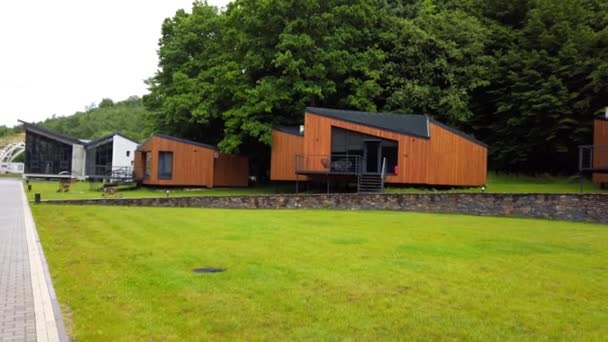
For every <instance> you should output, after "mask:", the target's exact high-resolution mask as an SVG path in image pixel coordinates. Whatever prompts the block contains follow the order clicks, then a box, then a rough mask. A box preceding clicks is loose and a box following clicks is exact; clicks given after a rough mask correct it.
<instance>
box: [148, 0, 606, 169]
mask: <svg viewBox="0 0 608 342" xmlns="http://www.w3.org/2000/svg"><path fill="white" fill-rule="evenodd" d="M191 12H192V13H187V12H186V11H179V12H177V13H176V15H175V16H174V17H172V18H168V19H167V20H166V21H165V22H164V24H163V26H162V38H161V41H160V49H159V59H160V62H159V71H158V73H157V74H156V75H154V77H152V78H151V79H150V80H149V81H148V84H149V86H150V88H151V93H150V94H149V95H148V96H145V97H144V103H145V104H146V107H147V108H148V109H149V110H151V111H152V113H153V115H151V117H150V118H151V120H150V123H151V125H152V127H153V128H154V130H156V131H160V132H163V133H169V134H175V135H179V136H183V137H188V138H193V139H197V140H201V141H204V142H208V143H219V146H220V147H221V148H222V149H223V150H224V151H238V150H240V151H251V150H254V151H260V150H261V149H259V146H260V145H261V144H266V145H267V144H269V143H270V131H271V127H272V126H273V125H278V124H297V123H300V122H301V120H302V114H303V110H304V108H305V107H306V106H325V107H332V108H342V109H360V110H369V111H399V112H405V113H420V114H428V115H431V116H433V117H435V118H437V119H439V120H441V121H443V122H446V123H448V124H450V125H454V126H457V127H459V128H461V129H464V130H465V131H467V132H469V133H472V134H474V135H475V136H476V137H477V138H479V139H481V140H483V141H485V142H486V143H488V144H489V146H490V164H491V167H492V168H494V169H500V170H516V171H527V172H538V171H554V172H563V171H567V170H572V169H573V168H575V167H576V147H577V145H579V144H583V143H589V142H591V121H592V117H593V115H594V113H597V112H598V111H599V110H601V108H602V107H604V106H606V105H608V28H607V26H608V2H606V1H605V0H513V1H503V0H435V1H433V0H397V1H395V0H393V1H387V0H308V1H301V0H235V1H234V2H232V3H231V4H229V5H228V8H227V9H226V11H219V10H218V9H216V8H214V7H211V6H208V5H207V4H206V3H202V2H195V3H194V5H193V8H192V11H191ZM252 146H253V147H254V148H252Z"/></svg>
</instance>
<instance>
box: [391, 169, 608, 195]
mask: <svg viewBox="0 0 608 342" xmlns="http://www.w3.org/2000/svg"><path fill="white" fill-rule="evenodd" d="M579 186H580V182H579V179H578V178H577V177H557V176H539V177H533V176H520V175H503V174H500V175H497V174H495V173H489V174H488V184H487V188H486V191H487V192H496V193H526V192H531V193H570V192H579ZM426 191H436V190H432V189H426V190H425V189H421V188H400V187H391V186H390V185H389V187H388V189H387V192H393V193H407V192H426ZM444 191H447V192H480V191H481V190H480V188H478V187H476V188H459V189H451V190H444ZM584 191H585V192H600V191H601V190H600V189H599V187H598V186H597V185H596V184H593V183H591V182H590V181H588V180H585V182H584Z"/></svg>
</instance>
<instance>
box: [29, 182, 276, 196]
mask: <svg viewBox="0 0 608 342" xmlns="http://www.w3.org/2000/svg"><path fill="white" fill-rule="evenodd" d="M30 183H31V184H32V191H27V185H24V186H25V187H26V192H27V196H28V198H29V199H30V200H33V199H34V195H35V194H36V193H40V194H41V197H42V199H43V200H47V199H79V198H103V193H102V192H101V191H98V190H95V189H94V188H91V186H90V184H89V183H87V182H76V183H73V184H72V185H71V188H70V191H69V192H65V193H64V192H61V193H60V192H57V189H58V187H59V183H58V182H57V181H31V182H30ZM99 185H100V183H96V186H99ZM167 190H169V195H170V196H173V197H183V196H225V195H255V194H265V193H273V191H274V188H273V187H250V188H213V189H206V188H200V189H154V188H145V187H141V188H137V189H128V190H121V191H118V192H117V193H116V194H114V195H112V196H108V198H120V197H125V198H127V197H129V198H137V197H165V196H166V195H167V194H166V191H167Z"/></svg>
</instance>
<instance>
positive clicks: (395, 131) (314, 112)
mask: <svg viewBox="0 0 608 342" xmlns="http://www.w3.org/2000/svg"><path fill="white" fill-rule="evenodd" d="M317 109H325V108H313V107H306V112H307V113H310V114H313V115H319V116H324V117H326V118H330V119H334V120H338V121H344V122H350V123H352V124H355V125H360V126H366V127H371V128H375V129H379V130H382V131H387V132H393V133H396V134H399V135H407V136H411V137H415V138H421V139H427V140H428V139H430V136H426V135H421V134H416V133H405V132H402V131H399V130H396V129H389V128H386V127H380V126H377V125H373V124H368V123H362V122H359V121H355V120H347V119H344V118H337V117H335V116H332V115H327V114H324V113H318V112H317V111H316V110H317ZM390 114H395V113H390ZM409 115H415V114H409ZM427 123H428V119H427ZM429 133H430V132H429ZM304 134H306V132H304Z"/></svg>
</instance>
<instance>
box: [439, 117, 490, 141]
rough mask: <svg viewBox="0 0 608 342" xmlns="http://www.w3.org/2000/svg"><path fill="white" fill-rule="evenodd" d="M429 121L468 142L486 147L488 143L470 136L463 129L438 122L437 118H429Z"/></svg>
mask: <svg viewBox="0 0 608 342" xmlns="http://www.w3.org/2000/svg"><path fill="white" fill-rule="evenodd" d="M429 121H430V122H432V123H434V124H435V125H437V126H439V127H441V128H444V129H446V130H448V131H450V132H452V133H454V134H456V135H458V136H461V137H463V138H465V139H467V140H469V141H470V142H473V143H475V144H477V145H480V146H483V147H485V148H488V144H486V143H484V142H483V141H481V140H477V139H475V138H474V137H472V136H470V135H468V134H466V133H464V132H463V131H459V130H457V129H456V128H452V127H450V126H448V125H446V124H444V123H442V122H439V121H437V120H435V119H433V118H429Z"/></svg>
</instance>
